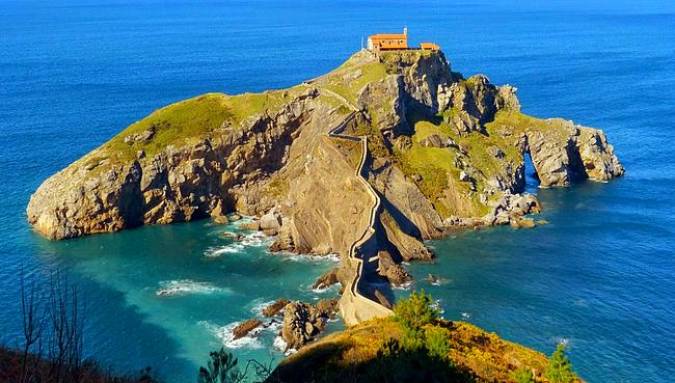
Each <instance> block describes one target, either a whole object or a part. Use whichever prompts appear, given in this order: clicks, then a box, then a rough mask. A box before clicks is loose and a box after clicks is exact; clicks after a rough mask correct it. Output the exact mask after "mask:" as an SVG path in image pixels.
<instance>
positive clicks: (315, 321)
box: [281, 300, 337, 350]
mask: <svg viewBox="0 0 675 383" xmlns="http://www.w3.org/2000/svg"><path fill="white" fill-rule="evenodd" d="M336 310H337V301H336V300H322V301H319V302H318V303H317V304H316V305H314V306H313V305H310V304H307V303H303V302H291V303H289V304H288V305H287V306H286V308H285V309H284V322H283V327H282V329H281V336H282V338H283V339H284V341H285V342H286V344H287V348H292V349H296V350H298V349H300V348H301V347H302V346H304V345H305V344H306V343H308V342H309V341H311V340H313V339H314V338H315V337H316V336H317V335H318V334H319V333H320V332H321V331H323V329H324V328H325V326H326V322H327V321H328V319H329V318H331V317H333V316H334V315H335V312H336Z"/></svg>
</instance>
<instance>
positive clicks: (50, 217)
mask: <svg viewBox="0 0 675 383" xmlns="http://www.w3.org/2000/svg"><path fill="white" fill-rule="evenodd" d="M352 115H356V118H353V119H351V120H350V121H349V122H348V123H346V119H347V118H348V117H350V116H352ZM341 123H346V126H345V132H347V133H349V134H352V135H354V136H359V135H360V136H367V137H368V167H367V179H368V182H370V184H371V185H372V186H373V187H374V188H375V190H377V191H378V192H379V193H380V196H381V197H382V210H381V213H380V214H379V216H378V217H377V218H378V220H377V226H378V237H377V238H378V240H377V242H378V246H379V247H381V248H382V249H384V250H386V251H389V252H391V253H392V254H393V256H394V258H395V259H397V260H400V259H415V258H429V257H430V253H429V252H428V251H427V250H426V249H425V247H424V245H423V244H422V242H421V240H423V239H428V238H434V237H437V236H439V235H442V234H443V232H444V231H446V230H447V229H449V228H452V227H453V226H457V225H491V224H499V223H509V222H511V223H513V222H514V221H517V220H519V219H520V218H519V217H520V216H521V215H523V214H527V213H530V212H534V211H537V210H538V208H539V205H538V203H537V201H536V198H534V197H532V196H524V195H520V194H518V193H521V192H522V191H523V190H524V155H525V154H528V153H529V154H530V155H531V157H532V160H533V163H534V165H535V168H536V171H537V175H538V177H539V179H540V180H541V185H542V186H568V185H570V184H572V183H573V182H574V181H576V180H579V179H584V178H587V179H590V180H595V181H606V180H609V179H611V178H614V177H617V176H620V175H622V174H623V168H622V166H621V164H620V163H619V161H618V159H617V158H616V156H615V155H614V153H613V149H612V146H611V145H609V144H608V142H607V139H606V137H605V135H604V134H603V133H602V132H601V131H599V130H596V129H592V128H586V127H581V126H577V125H574V124H573V123H571V122H567V121H563V120H558V119H553V120H540V119H536V118H533V117H529V116H526V115H524V114H522V113H521V112H520V104H519V102H518V99H517V98H516V96H515V89H514V88H512V87H510V86H503V87H497V86H494V85H492V84H491V83H490V82H489V80H488V79H487V78H486V77H485V76H480V75H479V76H473V77H470V78H468V79H465V78H463V77H462V76H461V75H460V74H457V73H454V72H452V71H451V68H450V65H449V64H448V62H447V61H446V59H445V57H444V56H443V54H442V53H441V52H426V51H406V52H391V53H383V54H382V55H380V56H376V55H373V54H371V53H370V52H365V51H362V52H359V53H357V54H355V55H354V56H352V57H351V58H350V59H349V60H348V61H347V62H345V63H344V64H343V65H342V66H340V67H339V68H337V69H336V70H334V71H333V72H330V73H328V74H326V75H325V76H322V77H319V78H317V79H314V80H312V81H311V82H309V83H304V84H302V85H299V86H296V87H293V88H289V89H286V90H279V91H271V92H266V93H261V94H243V95H238V96H226V95H223V94H207V95H204V96H200V97H197V98H194V99H190V100H187V101H183V102H180V103H177V104H174V105H170V106H168V107H166V108H163V109H160V110H158V111H156V112H154V113H153V114H151V115H150V116H148V117H146V118H145V119H143V120H141V121H138V122H136V123H134V124H132V125H131V126H129V127H128V128H127V129H126V130H124V131H122V132H121V133H120V134H119V135H118V136H116V137H114V138H113V139H112V140H110V141H109V142H107V143H105V144H104V145H102V146H101V147H99V148H97V149H95V150H94V151H92V152H91V153H89V154H87V155H86V156H84V157H83V158H82V159H80V160H78V161H76V162H75V163H73V164H71V165H70V166H68V167H67V168H66V169H64V170H62V171H60V172H59V173H57V174H55V175H53V176H52V177H50V178H49V179H47V180H46V181H45V182H44V183H43V184H42V185H41V186H40V187H39V188H38V190H37V191H36V192H35V194H34V195H33V196H32V198H31V200H30V203H29V205H28V209H27V214H28V220H29V222H30V223H31V224H32V225H33V226H34V227H35V229H36V230H37V231H38V232H39V233H41V234H43V235H45V236H46V237H49V238H52V239H63V238H72V237H77V236H81V235H87V234H93V233H102V232H113V231H118V230H121V229H125V228H129V227H134V226H138V225H142V224H156V223H159V224H165V223H172V222H179V221H190V220H193V219H198V218H204V217H209V216H211V217H222V216H224V215H225V214H227V213H229V212H232V211H238V212H240V213H242V214H248V215H256V216H262V215H264V214H267V215H268V218H269V219H268V222H272V221H273V222H276V223H274V224H272V225H271V227H267V228H266V231H267V232H268V233H270V234H276V235H277V240H276V242H275V244H274V246H273V247H274V249H276V250H282V249H285V250H291V251H297V252H312V253H320V254H325V253H329V252H339V253H341V254H344V253H346V252H347V251H348V249H349V246H350V245H351V244H352V243H353V242H354V241H355V240H356V238H357V237H358V236H359V235H360V234H361V232H362V230H363V228H364V227H365V226H367V225H368V214H369V213H370V212H369V211H368V203H369V202H368V201H369V198H368V194H367V192H366V190H365V188H364V187H363V185H360V184H359V182H358V178H357V177H356V176H355V175H354V169H355V168H356V166H357V164H358V160H359V158H360V155H361V149H360V146H359V145H358V144H356V143H350V142H347V141H345V142H337V141H336V140H331V139H329V138H328V137H327V133H328V131H329V130H330V129H332V128H334V127H335V126H337V125H338V124H341ZM270 217H271V218H270ZM270 220H271V221H270ZM268 226H269V225H268Z"/></svg>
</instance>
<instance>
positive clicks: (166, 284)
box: [155, 279, 231, 297]
mask: <svg viewBox="0 0 675 383" xmlns="http://www.w3.org/2000/svg"><path fill="white" fill-rule="evenodd" d="M229 292H231V291H230V290H229V289H226V288H222V287H217V286H214V285H212V284H210V283H207V282H198V281H193V280H191V279H180V280H171V281H161V282H159V289H158V290H157V291H156V292H155V295H157V296H160V297H170V296H177V295H188V294H216V293H229Z"/></svg>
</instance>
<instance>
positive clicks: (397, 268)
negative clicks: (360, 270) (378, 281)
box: [377, 251, 412, 306]
mask: <svg viewBox="0 0 675 383" xmlns="http://www.w3.org/2000/svg"><path fill="white" fill-rule="evenodd" d="M377 257H378V267H377V273H378V274H379V275H380V276H382V277H384V278H386V279H387V280H388V281H389V283H391V284H392V285H394V286H403V285H405V284H406V283H408V282H410V281H411V280H412V276H410V274H409V273H408V272H407V271H406V269H404V268H403V266H401V264H398V263H396V262H394V259H393V258H392V257H391V254H389V253H388V252H387V251H380V252H378V253H377ZM389 306H391V305H389Z"/></svg>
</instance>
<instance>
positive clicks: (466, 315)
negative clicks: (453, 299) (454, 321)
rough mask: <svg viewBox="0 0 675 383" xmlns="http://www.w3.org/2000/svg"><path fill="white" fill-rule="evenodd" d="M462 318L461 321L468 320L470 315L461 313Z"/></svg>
mask: <svg viewBox="0 0 675 383" xmlns="http://www.w3.org/2000/svg"><path fill="white" fill-rule="evenodd" d="M462 318H463V319H469V318H471V314H469V313H462Z"/></svg>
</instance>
